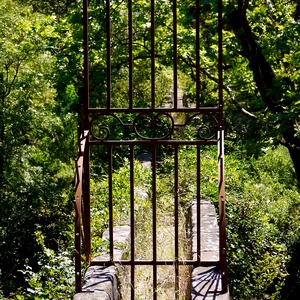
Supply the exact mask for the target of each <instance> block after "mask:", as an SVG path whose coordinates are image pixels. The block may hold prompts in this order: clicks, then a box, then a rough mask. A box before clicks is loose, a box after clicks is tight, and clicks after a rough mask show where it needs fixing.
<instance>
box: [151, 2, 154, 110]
mask: <svg viewBox="0 0 300 300" xmlns="http://www.w3.org/2000/svg"><path fill="white" fill-rule="evenodd" d="M151 108H152V109H154V108H155V0H151Z"/></svg>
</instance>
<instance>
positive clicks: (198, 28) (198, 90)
mask: <svg viewBox="0 0 300 300" xmlns="http://www.w3.org/2000/svg"><path fill="white" fill-rule="evenodd" d="M196 107H197V108H199V107H200V1H199V0H196Z"/></svg>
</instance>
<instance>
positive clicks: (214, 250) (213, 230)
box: [191, 201, 229, 300]
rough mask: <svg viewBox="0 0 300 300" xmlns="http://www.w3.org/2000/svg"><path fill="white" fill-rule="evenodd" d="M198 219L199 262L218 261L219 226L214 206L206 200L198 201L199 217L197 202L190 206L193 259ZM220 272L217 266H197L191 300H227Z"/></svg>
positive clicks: (195, 257) (192, 284)
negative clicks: (198, 207) (198, 214)
mask: <svg viewBox="0 0 300 300" xmlns="http://www.w3.org/2000/svg"><path fill="white" fill-rule="evenodd" d="M199 219H200V222H201V223H200V258H201V262H216V261H219V226H218V223H217V215H216V210H215V207H214V205H213V204H212V203H210V202H208V201H201V203H200V218H199V217H198V216H197V203H196V202H194V204H193V206H192V230H193V237H192V238H193V241H192V245H193V247H192V250H193V259H194V260H196V259H197V222H198V221H199ZM221 290H222V286H221V273H220V270H219V268H218V267H215V266H213V267H197V268H194V270H193V273H192V283H191V299H192V300H204V299H207V300H210V299H211V300H229V292H228V293H222V292H221Z"/></svg>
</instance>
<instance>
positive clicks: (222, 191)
mask: <svg viewBox="0 0 300 300" xmlns="http://www.w3.org/2000/svg"><path fill="white" fill-rule="evenodd" d="M223 139H224V131H219V140H218V165H219V219H220V227H219V231H220V232H219V235H220V267H221V276H222V292H225V293H226V292H227V289H228V270H227V260H226V216H225V183H224V140H223Z"/></svg>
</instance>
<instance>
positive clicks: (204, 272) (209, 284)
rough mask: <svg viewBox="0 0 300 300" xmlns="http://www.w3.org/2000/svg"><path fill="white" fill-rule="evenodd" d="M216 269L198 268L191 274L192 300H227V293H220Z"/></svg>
mask: <svg viewBox="0 0 300 300" xmlns="http://www.w3.org/2000/svg"><path fill="white" fill-rule="evenodd" d="M221 290H222V286H221V273H220V270H219V268H218V267H198V268H195V269H194V270H193V273H192V291H191V299H192V300H210V299H211V300H229V292H227V293H222V292H221Z"/></svg>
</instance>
